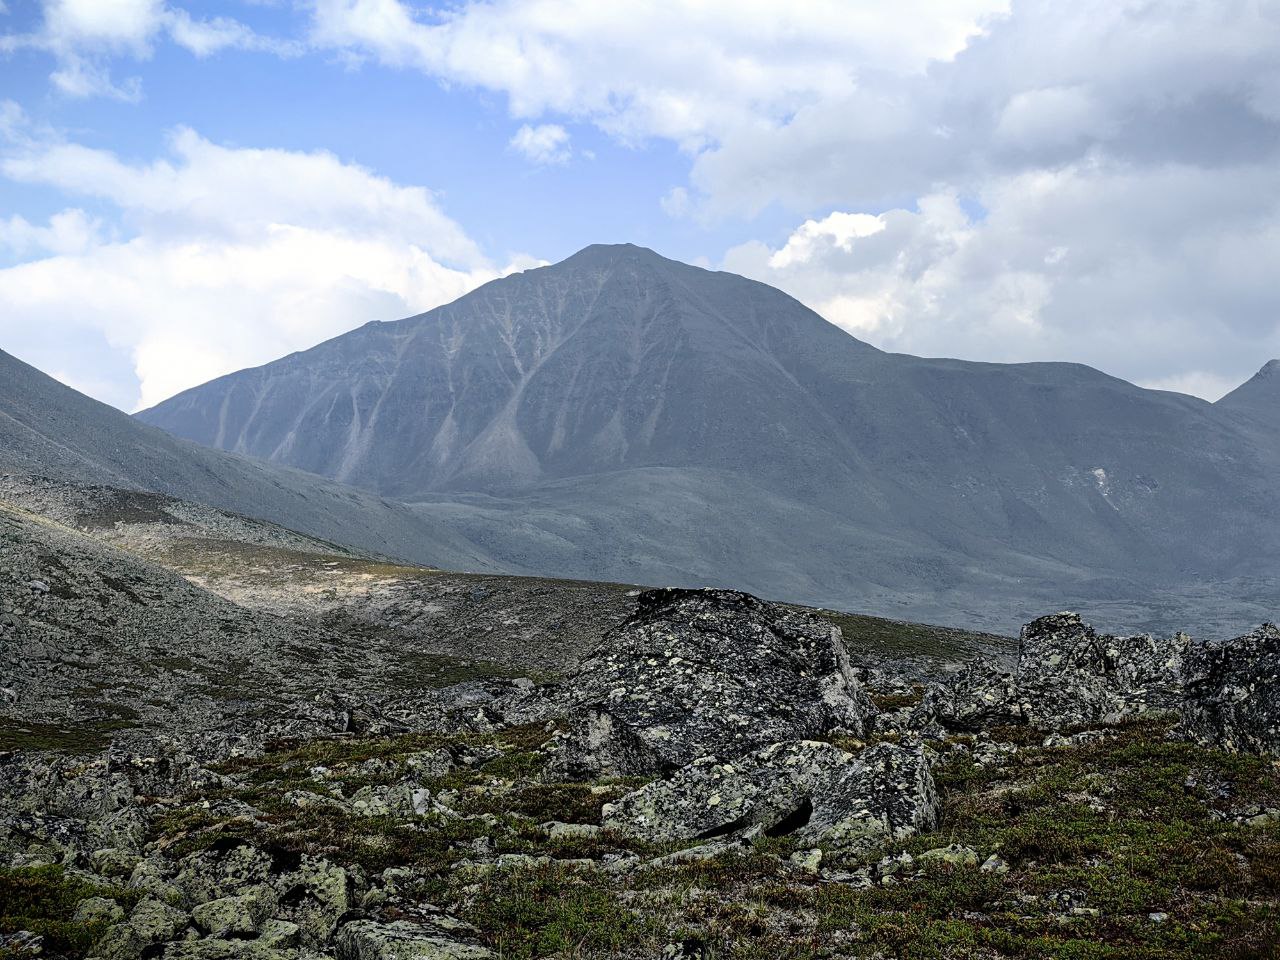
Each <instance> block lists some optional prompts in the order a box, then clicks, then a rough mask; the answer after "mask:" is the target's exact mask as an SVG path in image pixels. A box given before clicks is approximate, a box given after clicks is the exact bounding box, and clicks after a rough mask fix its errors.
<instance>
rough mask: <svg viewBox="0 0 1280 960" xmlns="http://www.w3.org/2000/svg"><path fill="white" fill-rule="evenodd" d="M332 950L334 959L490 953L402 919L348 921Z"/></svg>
mask: <svg viewBox="0 0 1280 960" xmlns="http://www.w3.org/2000/svg"><path fill="white" fill-rule="evenodd" d="M334 950H335V954H336V956H337V958H338V960H490V958H492V957H493V956H494V954H493V953H492V952H491V951H489V950H488V949H486V948H485V947H482V946H480V945H479V944H475V943H466V942H463V941H460V940H456V939H454V938H453V937H450V936H447V935H444V934H442V933H441V932H440V931H439V930H437V929H434V928H433V927H431V926H420V925H418V924H414V923H409V922H407V921H404V920H397V921H395V922H393V923H386V924H382V923H377V922H375V921H372V920H356V921H354V922H352V923H348V924H346V925H345V926H343V927H342V928H341V929H340V930H339V931H338V933H337V936H336V937H335V938H334Z"/></svg>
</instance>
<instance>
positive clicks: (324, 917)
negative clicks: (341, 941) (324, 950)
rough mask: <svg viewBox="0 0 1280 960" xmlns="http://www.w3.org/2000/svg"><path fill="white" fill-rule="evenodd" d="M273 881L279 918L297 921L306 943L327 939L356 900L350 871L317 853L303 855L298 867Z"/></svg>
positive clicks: (311, 943)
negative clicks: (277, 897) (277, 900)
mask: <svg viewBox="0 0 1280 960" xmlns="http://www.w3.org/2000/svg"><path fill="white" fill-rule="evenodd" d="M272 882H273V885H274V888H275V890H276V892H277V894H278V895H279V898H280V908H279V911H278V912H277V914H276V916H277V918H278V919H281V920H288V921H290V922H292V923H295V924H297V925H298V928H299V931H300V937H301V940H302V943H303V944H304V945H306V946H319V945H321V944H324V943H325V942H327V941H328V939H329V937H330V936H332V934H333V931H334V930H335V929H337V926H338V922H339V921H340V920H341V918H342V917H343V915H344V914H346V913H347V911H349V910H351V909H352V908H353V907H354V906H355V904H356V900H357V897H356V890H355V882H354V879H353V877H352V875H351V873H349V872H348V871H347V870H346V869H345V868H343V867H340V866H338V865H337V864H334V863H330V862H329V861H327V860H323V859H320V858H318V857H311V856H303V857H302V859H301V862H300V863H299V864H298V867H297V869H295V870H293V871H290V872H289V873H286V874H283V875H279V876H275V877H273V878H272Z"/></svg>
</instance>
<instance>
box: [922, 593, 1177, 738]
mask: <svg viewBox="0 0 1280 960" xmlns="http://www.w3.org/2000/svg"><path fill="white" fill-rule="evenodd" d="M1190 648H1191V640H1190V638H1189V637H1187V636H1186V634H1182V633H1179V634H1177V635H1176V636H1174V637H1171V638H1161V637H1153V636H1151V635H1149V634H1140V635H1137V636H1132V637H1115V636H1111V635H1110V634H1100V633H1097V632H1096V631H1095V630H1094V629H1093V627H1091V626H1089V625H1088V624H1087V623H1085V622H1084V621H1083V620H1081V619H1080V616H1079V615H1078V614H1075V613H1056V614H1053V615H1052V616H1048V617H1041V618H1039V619H1038V620H1033V621H1032V622H1031V623H1029V624H1027V625H1026V626H1025V627H1023V628H1022V637H1021V642H1020V645H1019V652H1018V665H1017V669H1016V671H1015V673H1013V674H1012V675H1010V674H1008V673H1003V672H1000V671H996V670H991V669H989V668H986V667H983V666H981V665H977V664H974V665H971V666H969V667H968V668H966V669H965V670H963V671H961V672H960V673H958V674H957V675H956V676H955V677H954V678H953V679H952V681H951V682H950V683H948V684H946V685H945V686H944V687H943V688H942V689H941V690H940V691H938V692H937V693H936V694H935V695H934V697H933V700H932V703H933V705H934V709H935V711H936V714H937V717H938V719H939V720H940V721H941V722H942V723H943V724H945V725H946V726H948V727H951V728H953V729H960V730H981V729H984V728H986V727H989V726H991V725H993V724H999V723H1029V724H1031V725H1032V726H1035V727H1039V728H1041V729H1044V730H1061V729H1064V728H1069V727H1080V726H1087V725H1089V724H1097V723H1117V722H1119V721H1121V720H1123V719H1125V718H1127V717H1134V716H1139V715H1141V714H1145V713H1152V712H1163V711H1167V712H1175V711H1177V710H1178V708H1179V706H1180V704H1181V702H1182V696H1183V692H1182V688H1183V669H1184V663H1185V660H1186V658H1187V655H1188V651H1189V650H1190Z"/></svg>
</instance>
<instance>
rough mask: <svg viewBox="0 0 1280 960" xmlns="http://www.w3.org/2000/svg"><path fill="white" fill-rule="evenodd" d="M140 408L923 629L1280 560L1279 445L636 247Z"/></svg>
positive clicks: (556, 553)
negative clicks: (896, 338) (937, 355)
mask: <svg viewBox="0 0 1280 960" xmlns="http://www.w3.org/2000/svg"><path fill="white" fill-rule="evenodd" d="M139 416H140V418H142V419H144V420H145V421H147V422H149V423H152V424H156V425H158V426H162V427H164V428H165V429H168V430H170V431H173V432H175V433H177V434H179V435H182V436H185V437H188V438H190V439H194V440H196V441H199V442H202V443H205V444H209V445H211V446H215V447H220V448H223V449H227V450H233V451H237V452H241V453H246V454H252V455H255V456H260V457H265V458H268V459H271V460H273V461H276V462H279V463H285V464H289V465H292V466H296V467H299V468H303V469H306V470H310V471H314V472H316V473H320V474H323V475H326V476H330V477H333V478H336V479H339V480H342V481H344V482H350V483H353V484H356V485H359V486H362V487H365V488H367V489H370V490H374V491H377V492H379V493H381V494H383V495H387V496H395V497H399V498H404V499H407V500H415V501H418V502H419V503H421V504H426V505H429V508H430V510H431V511H432V515H433V516H439V517H441V518H442V519H443V520H444V521H445V522H448V523H449V524H450V525H451V526H452V527H453V528H454V529H456V530H457V531H459V532H460V533H461V534H462V535H464V536H465V537H467V538H469V539H474V540H476V541H477V542H484V543H486V544H487V545H488V549H489V550H491V552H493V553H494V554H495V555H497V556H500V557H502V558H503V560H504V562H506V563H508V564H509V565H512V568H513V569H521V570H529V569H534V570H537V571H538V572H542V573H556V574H561V575H565V574H569V575H576V576H583V575H592V576H600V577H607V578H610V579H624V580H639V581H649V582H653V581H654V580H673V581H675V582H686V583H688V582H695V583H696V582H707V581H710V582H717V583H726V584H729V585H734V586H739V587H745V588H747V589H753V590H757V591H759V592H762V593H764V594H766V595H768V596H774V597H788V598H792V599H797V600H805V601H811V602H821V603H826V604H831V605H836V604H839V605H845V606H848V605H854V606H860V607H861V606H865V602H864V601H865V599H866V598H867V597H868V596H869V595H874V596H880V597H883V598H884V600H883V602H884V603H885V604H886V605H889V604H896V603H903V604H905V605H906V611H907V612H908V613H911V614H912V615H915V614H921V615H928V616H936V615H938V613H939V612H940V611H938V610H937V609H936V607H932V606H927V607H926V608H925V609H921V607H920V604H921V603H926V604H934V603H937V602H938V600H939V599H940V598H948V599H947V600H946V602H947V603H948V604H950V605H952V607H953V608H955V607H956V606H957V605H958V608H959V609H965V610H968V611H970V613H972V614H976V615H978V617H979V619H980V620H981V619H982V617H983V614H984V612H985V613H992V611H993V608H997V607H998V608H999V612H998V613H995V614H994V615H995V616H996V617H997V619H996V621H995V622H996V623H997V624H998V625H1001V626H1009V625H1012V624H1014V623H1016V622H1017V621H1018V620H1020V619H1021V618H1022V616H1023V614H1024V612H1025V611H1024V610H1022V609H1015V608H1014V606H1013V605H1014V604H1017V603H1019V602H1026V603H1029V602H1032V601H1035V602H1037V603H1043V602H1053V603H1060V602H1061V601H1062V600H1063V599H1064V598H1074V599H1081V600H1085V601H1097V602H1102V601H1108V602H1110V601H1115V600H1118V599H1121V598H1124V597H1136V596H1138V595H1140V594H1143V593H1144V592H1149V591H1155V590H1163V589H1169V588H1173V587H1177V586H1178V585H1180V584H1185V583H1203V582H1206V581H1210V580H1222V579H1230V578H1239V577H1245V576H1248V577H1257V576H1263V577H1273V576H1275V575H1276V573H1277V570H1278V569H1280V505H1278V504H1277V498H1276V496H1275V493H1274V483H1273V482H1272V479H1271V478H1273V477H1274V476H1275V471H1276V469H1277V467H1278V466H1280V443H1277V442H1273V441H1272V440H1268V439H1267V438H1266V437H1263V436H1262V435H1261V434H1259V432H1258V431H1257V430H1256V429H1254V428H1252V427H1249V426H1247V425H1243V424H1242V423H1241V422H1240V418H1239V417H1237V416H1234V415H1232V414H1230V413H1229V411H1227V410H1226V409H1222V408H1218V407H1215V406H1214V405H1212V404H1208V403H1206V402H1204V401H1201V400H1197V399H1195V398H1192V397H1187V396H1182V395H1179V394H1172V393H1163V392H1158V391H1150V390H1143V389H1140V388H1138V387H1135V386H1133V385H1132V384H1129V383H1126V382H1124V381H1122V380H1118V379H1116V378H1113V377H1108V376H1106V375H1104V374H1102V373H1099V372H1098V371H1096V370H1092V369H1090V368H1087V367H1083V366H1078V365H1072V364H1013V365H1000V364H982V363H970V362H963V361H957V360H935V359H922V358H917V357H909V356H903V355H896V354H887V353H883V352H881V351H879V350H876V349H874V348H872V347H870V346H868V345H867V344H864V343H861V342H860V341H858V340H856V339H854V338H853V337H850V336H848V335H847V334H845V333H843V332H842V331H840V330H839V329H837V328H836V327H834V326H832V325H830V324H828V323H827V322H825V321H824V320H822V319H821V318H820V317H819V316H818V315H817V314H815V313H813V312H812V311H810V310H808V309H807V308H805V307H804V306H803V305H801V304H800V303H798V302H797V301H795V300H793V299H791V298H790V297H787V296H786V295H784V294H782V293H781V292H779V291H777V290H774V289H772V288H770V287H768V286H765V285H763V284H759V283H756V282H754V281H750V280H746V279H744V278H741V277H736V276H733V275H731V274H725V273H714V272H711V271H706V270H701V269H698V268H694V267H690V266H687V265H685V264H681V263H677V262H675V261H671V260H667V259H664V258H662V257H659V256H658V255H657V254H654V253H653V252H651V251H648V250H643V249H641V248H637V247H632V246H616V247H604V246H600V247H589V248H587V249H585V250H583V251H582V252H580V253H579V254H576V255H575V256H573V257H570V258H569V259H568V260H566V261H564V262H562V263H560V264H556V265H554V266H552V267H546V268H541V269H538V270H531V271H528V272H526V273H523V274H519V275H515V276H512V277H508V278H505V279H502V280H498V281H495V282H493V283H490V284H488V285H486V286H484V287H482V288H480V289H478V290H476V291H474V292H473V293H471V294H468V295H467V296H465V297H462V298H461V299H459V300H457V301H455V302H454V303H452V304H449V305H447V306H444V307H441V308H438V309H436V310H433V311H431V312H429V313H426V314H423V315H421V316H418V317H411V318H409V319H406V320H402V321H398V322H395V323H374V324H369V325H367V326H365V327H362V328H360V329H358V330H355V331H352V332H351V333H349V334H346V335H344V336H341V337H338V338H336V339H334V340H330V341H328V342H327V343H323V344H321V345H319V346H317V347H315V348H313V349H311V350H308V351H304V352H302V353H298V354H293V355H291V356H289V357H285V358H283V359H281V360H279V361H276V362H275V363H271V364H267V365H266V366H264V367H260V368H257V369H254V370H246V371H241V372H239V373H235V374H231V375H229V376H226V377H223V378H220V379H219V380H215V381H213V382H211V383H208V384H205V385H203V386H200V387H197V388H195V389H193V390H189V391H187V392H185V393H183V394H180V395H179V396H177V397H174V398H173V399H171V400H168V401H166V402H165V403H162V404H160V405H158V406H157V407H155V408H153V409H151V410H149V411H145V412H143V413H142V414H140V415H139ZM654 530H661V534H660V535H655V534H653V533H652V531H654ZM1240 589H1241V590H1242V591H1243V592H1244V593H1249V592H1250V591H1252V590H1253V589H1254V588H1252V587H1242V588H1240ZM1232 590H1234V588H1232ZM1231 592H1232V591H1228V593H1231ZM876 609H879V608H876ZM983 622H991V621H989V620H983Z"/></svg>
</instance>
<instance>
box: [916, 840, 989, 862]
mask: <svg viewBox="0 0 1280 960" xmlns="http://www.w3.org/2000/svg"><path fill="white" fill-rule="evenodd" d="M916 860H918V861H919V862H920V863H925V864H929V863H943V864H947V865H948V866H952V867H976V866H977V865H978V851H977V850H974V849H973V847H966V846H963V845H961V844H958V843H952V844H948V845H947V846H945V847H934V848H933V849H932V850H926V851H925V852H924V853H922V854H920V855H919V856H917V857H916Z"/></svg>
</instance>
